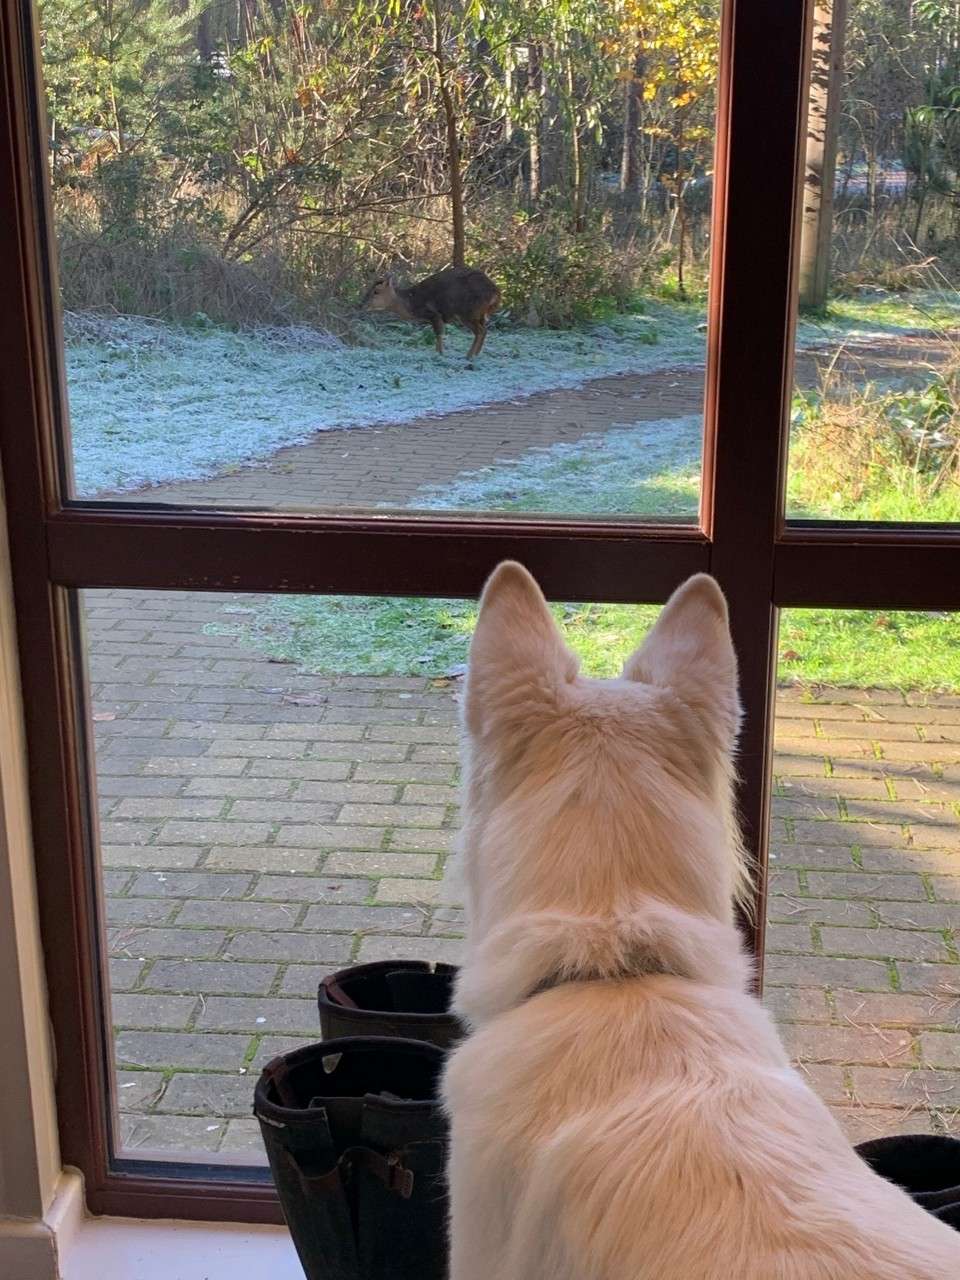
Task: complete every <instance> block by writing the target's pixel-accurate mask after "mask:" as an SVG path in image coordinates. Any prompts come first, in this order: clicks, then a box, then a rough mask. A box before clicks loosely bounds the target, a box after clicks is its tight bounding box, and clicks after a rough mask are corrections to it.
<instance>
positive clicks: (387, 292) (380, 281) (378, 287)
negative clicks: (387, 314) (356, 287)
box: [360, 276, 399, 311]
mask: <svg viewBox="0 0 960 1280" xmlns="http://www.w3.org/2000/svg"><path fill="white" fill-rule="evenodd" d="M398 301H399V299H398V297H397V290H396V287H395V286H394V283H393V280H392V279H391V278H390V276H378V277H377V279H376V280H374V282H373V284H371V286H370V288H369V289H368V290H367V292H366V293H365V294H364V295H363V299H362V300H361V303H360V305H361V307H363V308H364V310H365V311H389V310H391V309H392V308H393V307H395V306H396V305H397V303H398Z"/></svg>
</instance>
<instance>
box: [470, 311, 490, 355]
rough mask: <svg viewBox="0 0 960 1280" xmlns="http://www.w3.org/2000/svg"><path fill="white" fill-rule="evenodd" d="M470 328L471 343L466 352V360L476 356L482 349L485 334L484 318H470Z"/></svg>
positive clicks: (485, 323) (485, 324)
mask: <svg viewBox="0 0 960 1280" xmlns="http://www.w3.org/2000/svg"><path fill="white" fill-rule="evenodd" d="M470 328H471V329H472V330H473V343H472V345H471V347H470V350H469V351H468V352H467V359H468V360H472V359H473V358H474V357H475V356H478V355H479V354H480V352H481V351H482V349H483V343H484V340H485V339H486V336H487V322H486V319H482V320H471V321H470Z"/></svg>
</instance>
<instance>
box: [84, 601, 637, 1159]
mask: <svg viewBox="0 0 960 1280" xmlns="http://www.w3.org/2000/svg"><path fill="white" fill-rule="evenodd" d="M83 608H84V617H85V622H86V634H87V645H88V665H89V675H90V694H91V698H90V705H91V714H92V717H93V725H92V729H93V736H94V741H95V773H96V789H97V798H98V800H99V811H100V820H99V842H98V857H99V861H100V870H101V874H102V879H103V889H104V895H105V896H104V899H103V905H104V908H105V917H106V926H107V947H108V951H109V956H110V992H109V995H110V1003H111V1007H112V1018H113V1024H114V1035H113V1043H114V1046H115V1072H116V1089H115V1093H114V1102H115V1105H116V1108H117V1117H118V1121H117V1123H118V1128H117V1139H116V1145H117V1150H118V1153H119V1154H120V1155H121V1156H122V1157H124V1158H129V1159H146V1158H168V1159H181V1160H182V1159H187V1160H203V1161H210V1160H214V1161H217V1162H229V1161H236V1160H240V1161H243V1162H247V1163H249V1162H253V1163H262V1162H263V1153H262V1148H261V1144H260V1138H259V1134H258V1130H257V1128H256V1125H255V1123H254V1121H253V1120H252V1119H251V1118H250V1108H251V1099H252V1091H253V1086H254V1082H255V1079H256V1077H257V1074H258V1071H259V1068H260V1067H262V1066H263V1065H264V1063H265V1062H266V1061H267V1060H268V1059H269V1058H270V1057H272V1056H273V1055H274V1054H276V1053H279V1052H282V1051H284V1050H286V1049H290V1048H294V1047H295V1046H296V1045H298V1044H301V1043H303V1042H304V1041H306V1040H309V1039H311V1038H313V1037H315V1036H317V1035H318V1033H319V1025H318V1019H317V1009H316V992H317V984H318V982H319V980H320V978H321V977H322V976H323V975H324V974H325V973H328V972H331V971H333V970H335V969H338V968H342V967H344V966H346V965H347V964H349V963H351V962H354V961H356V962H362V961H366V960H377V959H389V958H394V957H409V958H423V959H429V960H452V961H455V960H456V959H457V957H458V956H459V954H460V945H461V943H460V936H461V932H462V918H461V911H460V910H459V908H458V907H457V906H456V905H455V904H454V903H447V902H445V901H444V900H443V898H442V896H441V886H440V877H441V875H442V871H443V867H444V863H445V861H446V858H447V856H448V854H449V852H450V849H451V846H452V843H453V840H454V838H455V835H456V829H457V825H458V816H457V790H456V783H457V753H458V747H457V737H458V732H457V728H456V714H457V697H458V689H459V683H460V677H461V675H462V673H463V663H464V661H465V658H466V653H467V644H468V640H469V635H470V632H471V630H472V622H473V618H474V616H475V612H476V604H475V602H463V601H442V600H416V601H414V600H390V599H359V600H349V599H344V598H329V597H325V598H309V599H307V598H291V597H279V596H257V597H252V596H235V595H230V596H227V595H222V596H221V595H213V594H203V595H200V594H189V593H185V592H182V593H176V592H142V591H138V592H133V591H86V592H84V593H83ZM556 610H557V614H558V617H559V618H560V619H561V621H562V622H563V624H564V626H565V628H566V631H567V634H568V636H569V638H570V640H571V642H572V643H573V644H574V645H575V646H576V648H577V649H578V651H579V652H580V653H581V654H582V656H583V660H584V661H583V665H584V670H585V671H587V672H588V673H594V674H612V673H614V672H616V671H619V669H620V665H621V664H622V661H623V659H624V657H625V656H626V654H627V653H628V652H629V651H630V650H631V648H632V647H633V646H634V645H635V644H636V643H637V641H638V640H639V639H640V637H641V636H642V635H643V633H644V631H645V629H646V627H647V626H648V625H649V624H650V622H651V621H652V619H653V617H654V616H655V614H656V609H652V608H641V607H638V606H600V605H568V606H559V605H558V606H556Z"/></svg>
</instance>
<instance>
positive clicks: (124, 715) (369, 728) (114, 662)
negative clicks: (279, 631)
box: [85, 342, 960, 1161]
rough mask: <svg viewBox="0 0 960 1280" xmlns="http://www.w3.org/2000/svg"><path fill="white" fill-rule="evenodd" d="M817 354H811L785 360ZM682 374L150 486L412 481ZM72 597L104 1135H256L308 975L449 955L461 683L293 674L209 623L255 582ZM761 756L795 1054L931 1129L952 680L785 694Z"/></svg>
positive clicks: (466, 464)
mask: <svg viewBox="0 0 960 1280" xmlns="http://www.w3.org/2000/svg"><path fill="white" fill-rule="evenodd" d="M935 356H936V353H933V354H931V353H929V352H928V350H927V349H926V348H925V347H924V346H923V345H922V344H921V343H919V342H918V343H915V344H913V345H912V346H911V344H906V343H898V344H896V345H891V346H887V347H884V348H882V349H877V350H874V351H872V352H871V353H870V354H869V360H870V366H869V367H870V371H871V376H874V377H876V376H891V375H892V374H893V373H896V372H898V371H901V372H903V371H907V370H909V369H910V368H911V367H915V364H916V361H917V360H918V359H920V358H921V357H922V358H924V359H934V358H935ZM860 358H861V357H860V356H855V355H853V354H851V356H850V357H849V359H850V360H851V361H853V360H859V359H860ZM885 371H886V372H885ZM814 376H815V358H814V357H806V358H805V359H804V361H803V362H802V367H801V377H802V378H803V379H805V380H808V381H811V380H812V379H813V377H814ZM702 377H703V375H702V371H682V370H681V371H674V372H667V373H662V374H660V375H658V376H657V377H653V376H651V377H648V378H646V379H644V378H619V379H605V380H603V381H602V382H598V383H594V384H591V385H590V386H588V387H585V388H583V389H581V390H579V391H576V392H559V393H547V394H545V395H542V396H536V397H532V398H531V400H529V401H524V402H522V407H521V406H519V405H516V404H515V405H510V406H493V407H490V408H488V409H484V410H479V411H473V412H470V413H463V414H455V415H451V416H450V417H448V418H444V419H437V420H430V419H427V420H424V421H423V422H420V423H417V424H409V425H407V426H406V427H387V428H384V429H382V430H379V431H350V432H328V433H325V434H324V435H321V436H319V437H318V438H317V440H316V441H315V442H313V443H311V444H309V445H305V446H301V447H300V448H298V449H292V450H285V451H283V453H282V454H279V455H277V457H276V458H275V459H274V460H273V462H272V463H271V464H270V465H269V466H267V467H263V468H257V469H254V468H247V469H245V470H241V471H239V472H237V473H235V474H233V475H228V476H223V477H219V478H217V479H216V480H214V481H209V482H206V483H200V482H197V483H194V484H185V485H179V486H168V487H167V488H165V489H163V490H152V491H149V492H146V493H144V494H143V495H142V496H143V497H145V498H150V499H153V500H156V499H161V500H163V501H172V502H180V501H192V502H211V501H215V502H217V503H230V502H239V503H250V504H253V505H266V506H270V505H273V506H283V505H303V504H312V503H318V502H331V503H342V504H344V505H361V504H363V503H369V502H376V501H387V502H401V501H407V500H408V499H409V497H410V495H411V493H412V492H413V491H414V490H415V489H416V488H417V487H418V486H419V485H420V484H421V483H424V482H425V481H429V482H433V483H436V482H441V481H443V480H444V479H448V478H451V477H452V476H454V475H456V474H458V473H459V472H461V471H462V470H464V469H472V468H474V467H476V466H481V465H484V464H485V463H487V462H490V461H492V460H494V459H495V458H498V457H514V456H519V455H520V454H522V453H523V452H525V451H526V450H527V449H529V448H531V447H533V446H534V445H536V444H544V443H551V442H553V441H555V440H560V439H576V438H579V437H580V436H582V435H583V434H585V433H586V432H588V431H596V430H602V429H603V427H604V426H608V425H610V424H611V423H614V422H627V421H636V420H641V419H643V418H644V417H646V418H648V419H653V418H664V417H670V416H677V415H682V414H687V413H691V412H696V411H697V410H698V408H699V405H700V400H701V397H702ZM401 436H402V439H401V438H400V437H401ZM345 453H346V454H347V455H349V456H346V457H345V456H343V455H344V454H345ZM85 596H86V608H87V620H88V627H89V652H90V676H91V682H92V693H93V714H94V721H95V723H94V729H95V733H96V742H97V771H98V779H99V796H100V810H101V828H100V832H101V844H102V861H103V879H104V890H105V894H106V911H107V921H108V926H109V929H108V937H109V950H110V955H111V978H112V983H113V991H114V996H113V1014H114V1022H115V1025H116V1056H117V1063H118V1073H117V1086H118V1100H119V1106H120V1111H121V1138H122V1142H123V1144H124V1146H125V1147H127V1148H129V1149H131V1150H138V1151H142V1152H147V1151H149V1150H152V1149H159V1150H167V1151H171V1152H172V1151H184V1150H186V1151H197V1152H208V1153H209V1152H217V1153H219V1154H220V1155H227V1154H230V1155H233V1156H237V1157H241V1158H243V1159H246V1160H248V1161H249V1160H250V1159H257V1160H258V1159H262V1155H261V1148H260V1142H259V1136H258V1134H257V1132H256V1128H255V1123H254V1122H253V1121H252V1120H251V1119H250V1118H249V1117H250V1101H251V1093H252V1087H253V1080H254V1078H255V1076H256V1073H257V1071H258V1070H259V1068H260V1066H262V1064H263V1063H264V1062H265V1061H266V1060H267V1059H268V1058H269V1057H271V1056H272V1055H273V1054H274V1053H276V1052H278V1051H280V1050H282V1049H285V1048H287V1047H292V1046H294V1045H296V1044H299V1043H302V1042H303V1041H304V1040H305V1039H306V1038H309V1037H310V1036H312V1035H315V1034H316V1032H317V1015H316V1006H315V993H316V986H317V981H318V979H319V977H320V976H321V975H322V974H323V973H324V972H327V971H329V970H330V969H332V968H336V967H339V966H341V965H343V964H345V963H347V962H349V961H351V960H366V959H377V958H381V957H392V956H412V957H425V958H429V959H453V960H455V959H456V958H457V956H458V955H459V951H460V939H459V934H460V927H461V924H462V920H461V917H460V912H459V911H458V910H457V909H455V908H451V907H448V906H443V905H442V904H441V901H440V877H441V874H442V869H443V864H444V859H445V858H446V856H447V854H448V853H449V851H450V848H451V843H452V840H453V838H454V834H455V829H456V824H457V807H456V805H457V796H456V736H457V735H456V728H455V686H453V685H451V684H450V683H449V682H446V681H443V680H441V681H439V682H437V681H430V680H428V679H395V678H380V677H376V678H370V677H368V678H362V677H352V676H349V675H344V676H341V677H336V678H328V677H319V676H310V675H303V674H300V673H298V671H297V669H296V668H295V667H293V666H290V665H285V664H282V663H275V662H272V661H270V660H268V659H266V658H264V657H263V656H262V655H260V654H257V653H253V652H249V651H246V650H244V649H243V648H242V647H241V646H240V644H239V643H238V642H237V641H236V640H234V639H231V638H230V637H227V636H223V635H218V634H211V633H210V627H209V624H210V623H219V624H221V625H222V624H224V623H230V622H231V621H236V614H237V613H238V612H242V611H244V610H250V609H255V608H256V607H257V604H258V602H257V599H256V598H255V597H253V598H252V597H249V596H233V597H227V596H216V597H214V596H205V595H201V594H191V593H175V592H151V593H142V592H119V591H113V592H107V591H99V592H87V593H85ZM776 774H777V788H776V795H775V800H774V827H775V829H774V864H773V865H774V872H773V877H772V891H773V896H772V897H771V902H770V928H769V937H768V957H767V992H768V994H767V999H768V1001H769V1003H770V1006H771V1008H772V1009H773V1010H774V1011H775V1013H776V1015H777V1017H778V1018H779V1019H781V1021H782V1022H783V1023H784V1024H785V1028H786V1033H787V1039H788V1043H789V1045H790V1048H791V1051H792V1053H793V1054H794V1055H795V1057H796V1058H797V1060H798V1061H800V1062H801V1063H802V1064H803V1067H804V1070H805V1071H806V1072H807V1073H808V1074H809V1076H810V1078H811V1081H812V1083H813V1084H814V1085H815V1086H816V1088H817V1089H819V1090H820V1092H821V1093H822V1094H823V1096H824V1097H825V1098H826V1099H827V1101H828V1102H829V1103H830V1104H831V1105H833V1106H834V1107H835V1108H836V1110H837V1114H838V1115H839V1116H840V1117H841V1119H842V1121H843V1123H844V1124H845V1126H846V1127H847V1129H848V1130H849V1132H850V1133H851V1135H852V1136H854V1137H855V1138H861V1137H865V1136H874V1135H875V1134H878V1133H884V1132H891V1131H896V1130H898V1129H906V1130H917V1131H923V1130H926V1129H931V1128H932V1129H935V1130H938V1131H942V1130H947V1129H950V1128H951V1127H953V1125H954V1123H955V1116H956V1113H957V1108H958V1106H960V1004H958V997H960V955H958V950H957V946H956V943H955V941H954V938H955V934H954V930H960V828H958V821H960V819H958V813H960V699H939V700H937V701H936V702H935V703H934V704H932V705H927V703H926V701H925V700H924V699H920V698H913V697H909V696H908V697H904V696H901V695H898V694H885V693H881V692H877V691H863V690H824V691H822V692H821V693H820V694H819V695H818V696H817V697H815V698H814V697H811V696H809V695H806V696H805V695H802V694H800V693H799V692H796V691H789V690H784V691H782V692H781V694H780V703H779V719H778V733H777V760H776Z"/></svg>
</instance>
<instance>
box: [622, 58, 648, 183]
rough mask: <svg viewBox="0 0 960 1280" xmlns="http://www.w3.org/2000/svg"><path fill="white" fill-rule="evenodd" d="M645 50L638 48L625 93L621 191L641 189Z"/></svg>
mask: <svg viewBox="0 0 960 1280" xmlns="http://www.w3.org/2000/svg"><path fill="white" fill-rule="evenodd" d="M643 71H644V58H643V50H642V49H641V48H639V47H638V48H637V51H636V53H635V54H634V58H633V67H632V68H631V71H630V75H629V76H628V78H627V81H626V83H625V85H624V91H623V150H622V152H621V154H620V190H621V191H623V192H628V191H629V192H636V191H637V190H639V187H640V100H641V94H642V92H643Z"/></svg>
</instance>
